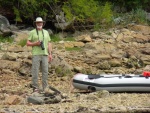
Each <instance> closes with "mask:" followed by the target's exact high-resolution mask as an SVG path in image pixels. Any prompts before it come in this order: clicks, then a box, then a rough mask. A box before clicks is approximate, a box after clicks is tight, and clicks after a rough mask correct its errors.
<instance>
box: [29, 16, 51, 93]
mask: <svg viewBox="0 0 150 113" xmlns="http://www.w3.org/2000/svg"><path fill="white" fill-rule="evenodd" d="M34 25H35V27H36V28H35V29H33V30H32V31H30V34H29V37H28V40H27V43H26V45H27V46H32V55H33V57H32V71H31V74H32V87H33V88H34V91H37V90H38V91H39V84H38V74H39V68H40V66H41V69H42V90H43V91H44V90H45V89H46V88H47V86H48V83H47V79H48V62H50V61H51V60H52V53H51V52H52V45H51V43H50V40H51V39H50V36H49V33H48V31H47V30H45V29H43V26H44V25H45V21H43V19H42V18H41V17H37V18H36V21H34Z"/></svg>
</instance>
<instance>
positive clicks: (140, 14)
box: [132, 8, 147, 23]
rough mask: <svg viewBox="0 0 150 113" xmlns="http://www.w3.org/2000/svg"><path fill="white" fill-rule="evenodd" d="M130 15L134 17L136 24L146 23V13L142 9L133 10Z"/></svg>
mask: <svg viewBox="0 0 150 113" xmlns="http://www.w3.org/2000/svg"><path fill="white" fill-rule="evenodd" d="M132 13H133V15H134V20H135V21H136V22H137V23H147V19H146V12H145V11H144V10H143V9H141V8H138V9H136V10H133V11H132Z"/></svg>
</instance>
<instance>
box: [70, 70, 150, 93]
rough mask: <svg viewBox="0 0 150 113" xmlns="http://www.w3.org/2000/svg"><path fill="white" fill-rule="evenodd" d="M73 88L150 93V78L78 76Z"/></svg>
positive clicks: (138, 76) (115, 75)
mask: <svg viewBox="0 0 150 113" xmlns="http://www.w3.org/2000/svg"><path fill="white" fill-rule="evenodd" d="M72 84H73V86H74V87H75V88H77V89H81V90H91V91H99V90H107V91H109V92H150V77H149V76H143V75H131V74H130V75H122V74H120V75H119V74H108V75H107V74H102V75H86V74H81V73H79V74H76V75H75V76H74V77H73V82H72Z"/></svg>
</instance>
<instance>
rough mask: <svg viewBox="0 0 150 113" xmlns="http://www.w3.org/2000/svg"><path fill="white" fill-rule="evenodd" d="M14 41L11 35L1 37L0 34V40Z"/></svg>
mask: <svg viewBox="0 0 150 113" xmlns="http://www.w3.org/2000/svg"><path fill="white" fill-rule="evenodd" d="M13 41H14V39H13V38H12V37H3V36H1V35H0V42H3V43H5V42H9V43H12V42H13Z"/></svg>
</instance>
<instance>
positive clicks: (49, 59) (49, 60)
mask: <svg viewBox="0 0 150 113" xmlns="http://www.w3.org/2000/svg"><path fill="white" fill-rule="evenodd" d="M51 61H52V54H49V55H48V62H51Z"/></svg>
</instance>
